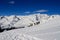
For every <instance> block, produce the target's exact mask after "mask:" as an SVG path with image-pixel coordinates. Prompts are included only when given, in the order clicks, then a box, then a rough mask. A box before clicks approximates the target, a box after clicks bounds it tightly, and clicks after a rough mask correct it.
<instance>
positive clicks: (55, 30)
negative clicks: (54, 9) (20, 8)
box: [0, 14, 60, 40]
mask: <svg viewBox="0 0 60 40" xmlns="http://www.w3.org/2000/svg"><path fill="white" fill-rule="evenodd" d="M0 18H1V19H0V24H1V25H0V26H1V29H5V28H11V27H16V28H18V29H14V30H9V31H4V32H2V33H0V40H60V15H51V16H48V15H46V14H34V15H28V16H8V17H7V16H4V17H3V18H2V17H0ZM37 22H38V23H37ZM39 22H40V23H39ZM8 24H10V25H9V26H6V25H8ZM30 24H33V25H30ZM20 27H25V28H22V29H21V28H20Z"/></svg>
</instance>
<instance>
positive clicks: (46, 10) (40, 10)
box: [35, 10, 48, 12]
mask: <svg viewBox="0 0 60 40" xmlns="http://www.w3.org/2000/svg"><path fill="white" fill-rule="evenodd" d="M47 11H48V10H37V11H35V12H47Z"/></svg>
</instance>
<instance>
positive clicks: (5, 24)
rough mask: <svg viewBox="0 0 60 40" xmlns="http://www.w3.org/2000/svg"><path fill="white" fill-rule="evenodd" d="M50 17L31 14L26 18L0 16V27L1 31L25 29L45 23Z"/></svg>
mask: <svg viewBox="0 0 60 40" xmlns="http://www.w3.org/2000/svg"><path fill="white" fill-rule="evenodd" d="M50 19H51V16H48V15H47V14H33V15H28V16H16V15H11V16H0V27H1V29H6V28H11V27H15V28H20V27H27V26H29V27H30V26H34V25H36V24H39V23H40V24H42V23H45V22H46V21H48V20H50Z"/></svg>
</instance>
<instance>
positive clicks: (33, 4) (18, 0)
mask: <svg viewBox="0 0 60 40" xmlns="http://www.w3.org/2000/svg"><path fill="white" fill-rule="evenodd" d="M39 10H47V11H46V12H40V13H46V14H60V0H0V15H26V14H33V13H36V11H39Z"/></svg>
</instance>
